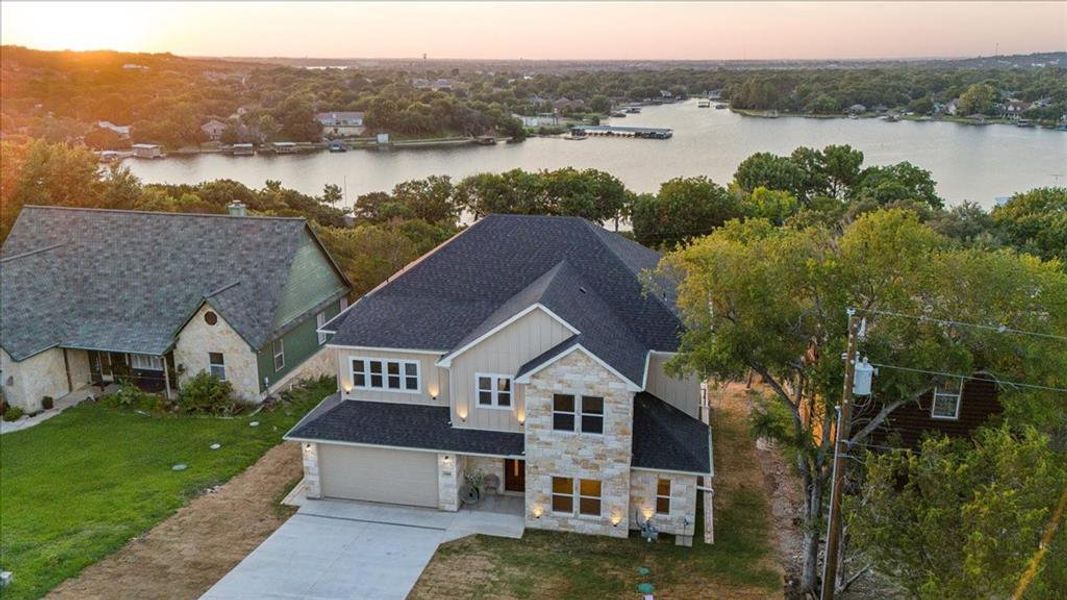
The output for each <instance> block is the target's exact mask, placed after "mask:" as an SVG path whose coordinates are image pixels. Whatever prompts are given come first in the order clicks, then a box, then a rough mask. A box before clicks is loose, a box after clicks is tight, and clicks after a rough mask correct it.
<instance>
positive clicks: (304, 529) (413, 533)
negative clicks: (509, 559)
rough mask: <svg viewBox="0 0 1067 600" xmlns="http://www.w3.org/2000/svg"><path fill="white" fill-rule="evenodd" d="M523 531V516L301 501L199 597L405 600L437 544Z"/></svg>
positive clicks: (518, 534)
mask: <svg viewBox="0 0 1067 600" xmlns="http://www.w3.org/2000/svg"><path fill="white" fill-rule="evenodd" d="M523 531H524V525H523V518H522V515H521V514H520V515H515V514H504V513H487V512H476V511H460V512H455V513H452V512H442V511H438V510H433V509H428V508H414V507H406V506H394V505H388V504H376V503H373V502H351V501H343V500H304V501H303V505H302V506H301V507H300V510H299V511H298V512H297V513H296V514H295V515H293V517H292V518H290V519H289V520H288V521H286V522H285V524H284V525H282V526H281V527H280V528H279V529H278V530H277V531H275V532H274V534H272V535H271V536H270V537H269V538H267V540H266V541H265V542H263V543H262V544H260V546H259V547H258V548H256V549H255V550H254V551H253V552H252V553H251V554H249V555H248V556H247V557H246V558H245V559H244V560H243V561H241V563H240V564H238V565H237V566H236V567H235V568H234V569H233V570H232V571H230V572H229V574H227V575H226V576H225V577H223V578H222V580H220V581H219V582H218V583H216V584H215V585H214V586H213V587H212V588H211V589H210V590H208V591H207V593H206V594H204V596H202V598H204V599H208V600H231V599H245V598H248V599H251V598H277V599H280V598H314V599H319V600H340V599H342V598H344V599H351V598H367V599H375V600H390V599H396V600H402V599H403V598H406V597H407V595H408V593H409V592H410V591H411V588H412V587H414V585H415V582H416V581H417V580H418V578H419V575H421V574H422V571H423V569H425V568H426V565H427V564H428V563H429V562H430V559H431V558H433V555H434V552H436V551H437V546H438V545H439V544H441V543H443V542H447V541H450V540H453V539H458V538H461V537H464V536H467V535H471V534H475V533H483V534H487V535H502V536H505V537H515V538H519V537H522V533H523Z"/></svg>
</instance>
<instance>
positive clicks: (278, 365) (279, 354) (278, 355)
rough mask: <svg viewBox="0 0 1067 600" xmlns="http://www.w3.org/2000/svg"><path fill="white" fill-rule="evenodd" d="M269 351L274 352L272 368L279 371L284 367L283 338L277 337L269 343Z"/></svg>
mask: <svg viewBox="0 0 1067 600" xmlns="http://www.w3.org/2000/svg"><path fill="white" fill-rule="evenodd" d="M270 349H271V353H273V354H274V370H275V371H281V370H282V369H284V368H285V340H283V339H282V338H278V339H276V340H274V343H272V344H271V345H270Z"/></svg>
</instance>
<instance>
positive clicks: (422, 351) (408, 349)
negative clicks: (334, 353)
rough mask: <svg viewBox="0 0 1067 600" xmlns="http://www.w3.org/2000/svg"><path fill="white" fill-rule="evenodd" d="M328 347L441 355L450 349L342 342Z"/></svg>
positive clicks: (327, 345)
mask: <svg viewBox="0 0 1067 600" xmlns="http://www.w3.org/2000/svg"><path fill="white" fill-rule="evenodd" d="M326 347H327V348H336V349H338V350H366V351H368V352H395V353H400V354H432V355H434V356H440V355H442V354H444V353H445V352H448V350H416V349H414V348H384V347H379V346H345V345H342V344H326Z"/></svg>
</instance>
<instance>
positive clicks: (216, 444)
mask: <svg viewBox="0 0 1067 600" xmlns="http://www.w3.org/2000/svg"><path fill="white" fill-rule="evenodd" d="M210 447H211V449H212V450H218V449H219V448H221V447H222V444H220V443H218V442H215V443H214V444H211V446H210Z"/></svg>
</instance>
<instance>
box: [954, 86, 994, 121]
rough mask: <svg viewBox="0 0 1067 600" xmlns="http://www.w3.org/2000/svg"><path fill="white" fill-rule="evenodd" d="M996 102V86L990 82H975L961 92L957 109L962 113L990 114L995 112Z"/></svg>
mask: <svg viewBox="0 0 1067 600" xmlns="http://www.w3.org/2000/svg"><path fill="white" fill-rule="evenodd" d="M996 102H997V89H996V88H994V87H993V86H991V85H989V84H988V83H975V84H973V85H971V86H970V87H968V88H967V89H966V90H964V92H963V93H962V94H960V99H959V101H958V103H957V111H958V112H959V114H962V115H974V114H979V115H988V114H992V113H993V107H994V105H995V104H996Z"/></svg>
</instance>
